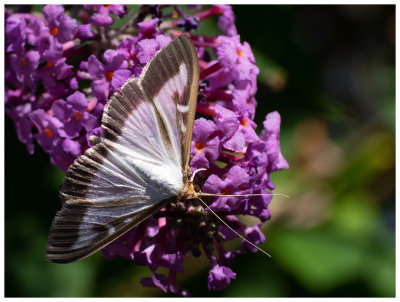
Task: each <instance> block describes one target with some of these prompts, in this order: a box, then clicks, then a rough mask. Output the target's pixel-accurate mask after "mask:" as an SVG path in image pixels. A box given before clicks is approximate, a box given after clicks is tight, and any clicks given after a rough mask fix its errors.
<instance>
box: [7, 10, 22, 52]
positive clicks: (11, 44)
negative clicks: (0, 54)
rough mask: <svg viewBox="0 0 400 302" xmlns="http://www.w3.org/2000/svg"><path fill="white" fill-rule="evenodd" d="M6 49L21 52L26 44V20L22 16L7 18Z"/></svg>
mask: <svg viewBox="0 0 400 302" xmlns="http://www.w3.org/2000/svg"><path fill="white" fill-rule="evenodd" d="M5 33H6V41H5V44H6V51H7V52H17V53H21V52H22V51H23V48H24V46H25V35H26V22H25V20H24V19H22V18H18V17H13V16H11V17H9V18H7V20H6V28H5Z"/></svg>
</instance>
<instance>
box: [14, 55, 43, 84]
mask: <svg viewBox="0 0 400 302" xmlns="http://www.w3.org/2000/svg"><path fill="white" fill-rule="evenodd" d="M9 60H10V64H11V67H12V69H13V71H14V72H15V75H16V78H17V80H18V81H19V82H20V83H25V84H27V85H28V86H29V87H30V88H31V89H32V90H35V89H36V85H37V83H36V78H35V75H36V70H37V68H38V66H39V60H40V55H39V52H37V51H35V50H29V51H28V52H26V53H24V52H22V53H19V54H17V53H12V54H10V56H9Z"/></svg>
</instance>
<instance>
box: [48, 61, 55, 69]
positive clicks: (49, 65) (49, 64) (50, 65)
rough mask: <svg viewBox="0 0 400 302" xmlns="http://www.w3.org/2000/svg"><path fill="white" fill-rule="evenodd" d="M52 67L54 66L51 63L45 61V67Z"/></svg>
mask: <svg viewBox="0 0 400 302" xmlns="http://www.w3.org/2000/svg"><path fill="white" fill-rule="evenodd" d="M53 66H54V63H53V61H47V63H46V67H48V68H51V67H53Z"/></svg>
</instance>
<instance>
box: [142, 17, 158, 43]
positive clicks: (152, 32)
mask: <svg viewBox="0 0 400 302" xmlns="http://www.w3.org/2000/svg"><path fill="white" fill-rule="evenodd" d="M158 21H159V20H158V19H157V18H154V19H150V20H147V21H143V22H139V23H138V26H139V40H141V39H151V38H155V37H156V36H157V33H158V29H157V24H158Z"/></svg>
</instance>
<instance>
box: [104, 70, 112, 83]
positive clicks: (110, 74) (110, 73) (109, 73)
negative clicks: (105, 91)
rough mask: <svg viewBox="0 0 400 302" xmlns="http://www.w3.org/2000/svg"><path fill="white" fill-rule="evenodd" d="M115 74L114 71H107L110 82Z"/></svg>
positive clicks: (107, 78)
mask: <svg viewBox="0 0 400 302" xmlns="http://www.w3.org/2000/svg"><path fill="white" fill-rule="evenodd" d="M113 75H114V73H113V72H112V71H107V72H106V80H107V81H108V82H110V81H111V80H112V78H113Z"/></svg>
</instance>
